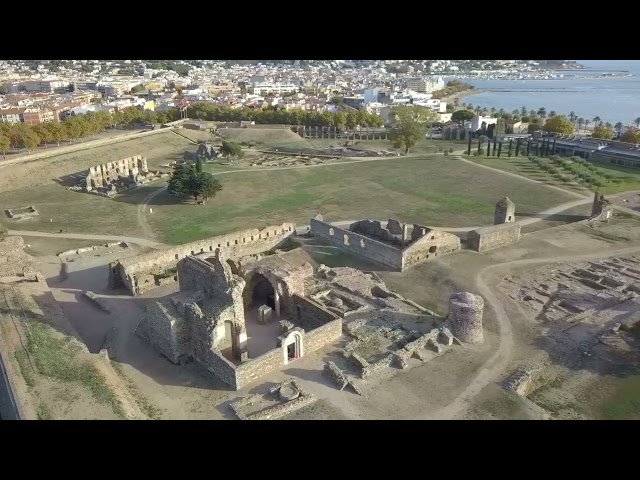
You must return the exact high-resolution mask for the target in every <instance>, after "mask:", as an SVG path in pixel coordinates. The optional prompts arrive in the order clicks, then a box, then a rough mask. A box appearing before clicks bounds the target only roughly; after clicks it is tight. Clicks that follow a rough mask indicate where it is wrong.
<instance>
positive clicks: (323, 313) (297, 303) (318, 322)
mask: <svg viewBox="0 0 640 480" xmlns="http://www.w3.org/2000/svg"><path fill="white" fill-rule="evenodd" d="M292 302H293V305H294V309H293V314H292V317H293V318H292V319H293V322H294V324H296V326H298V327H302V328H304V329H305V331H311V330H313V329H314V328H318V327H321V326H323V325H325V324H326V323H328V322H331V321H332V320H336V319H337V318H340V317H339V316H338V315H336V314H335V313H333V312H330V311H329V310H327V309H326V308H324V307H323V306H322V305H320V304H319V303H316V302H314V301H313V300H311V299H309V298H305V297H302V296H300V295H297V294H294V295H292ZM298 311H299V312H300V318H298Z"/></svg>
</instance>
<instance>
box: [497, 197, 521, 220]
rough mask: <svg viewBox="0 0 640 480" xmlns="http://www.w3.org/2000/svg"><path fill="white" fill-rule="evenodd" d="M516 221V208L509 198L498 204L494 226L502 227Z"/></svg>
mask: <svg viewBox="0 0 640 480" xmlns="http://www.w3.org/2000/svg"><path fill="white" fill-rule="evenodd" d="M515 221H516V206H515V204H514V203H513V202H512V201H511V200H509V197H504V198H503V199H502V200H500V201H499V202H498V203H496V211H495V214H494V216H493V224H494V225H500V224H502V223H511V222H515Z"/></svg>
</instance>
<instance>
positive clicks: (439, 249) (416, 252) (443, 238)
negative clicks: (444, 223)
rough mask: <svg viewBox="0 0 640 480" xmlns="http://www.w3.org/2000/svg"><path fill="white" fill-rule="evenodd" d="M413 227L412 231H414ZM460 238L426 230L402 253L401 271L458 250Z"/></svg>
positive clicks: (438, 231) (446, 233) (450, 234)
mask: <svg viewBox="0 0 640 480" xmlns="http://www.w3.org/2000/svg"><path fill="white" fill-rule="evenodd" d="M415 230H416V229H415V226H414V231H415ZM460 248H461V246H460V237H458V236H457V235H454V234H452V233H448V232H442V231H440V230H428V231H426V234H425V235H424V236H423V237H422V238H419V239H418V240H415V241H413V242H412V243H411V245H409V246H408V247H407V248H405V249H404V250H403V251H402V268H403V270H404V269H406V268H409V267H412V266H413V265H417V264H418V263H422V262H424V261H425V260H427V259H429V258H431V259H433V258H436V257H438V256H442V255H447V254H449V253H453V252H456V251H458V250H460Z"/></svg>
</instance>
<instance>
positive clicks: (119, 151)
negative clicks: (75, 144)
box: [0, 132, 197, 192]
mask: <svg viewBox="0 0 640 480" xmlns="http://www.w3.org/2000/svg"><path fill="white" fill-rule="evenodd" d="M196 148H197V147H196V146H195V145H194V144H193V143H191V142H189V141H188V140H187V139H185V138H183V137H181V136H179V135H176V134H175V133H172V132H166V133H159V134H157V135H150V136H147V137H142V138H136V139H132V140H127V141H124V142H120V143H115V144H113V145H106V146H103V147H95V148H90V149H87V150H81V151H77V152H72V153H66V154H62V155H57V156H55V157H51V158H45V159H41V160H34V161H32V162H25V163H20V164H17V165H11V166H8V167H4V168H0V192H8V191H12V190H18V189H23V188H28V187H32V186H37V185H46V184H52V183H55V182H56V181H57V180H58V179H59V178H60V177H64V176H65V175H69V174H71V173H77V172H82V171H85V170H87V169H88V168H89V167H90V166H92V165H99V164H102V163H107V162H112V161H116V160H120V159H123V158H127V157H131V156H133V155H143V156H145V157H147V160H148V165H149V168H150V169H154V168H155V167H157V166H158V165H160V164H161V163H165V162H167V161H170V160H175V159H177V158H183V155H184V152H185V151H187V150H188V151H194V152H195V150H196Z"/></svg>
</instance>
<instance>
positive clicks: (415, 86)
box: [407, 77, 445, 93]
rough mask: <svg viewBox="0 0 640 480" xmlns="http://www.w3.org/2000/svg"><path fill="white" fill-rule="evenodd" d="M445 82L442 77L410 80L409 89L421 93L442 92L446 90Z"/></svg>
mask: <svg viewBox="0 0 640 480" xmlns="http://www.w3.org/2000/svg"><path fill="white" fill-rule="evenodd" d="M444 86H445V85H444V80H443V79H442V77H434V78H429V77H425V78H408V79H407V88H408V89H409V90H414V91H416V92H420V93H430V92H433V91H434V90H440V89H442V88H444Z"/></svg>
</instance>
